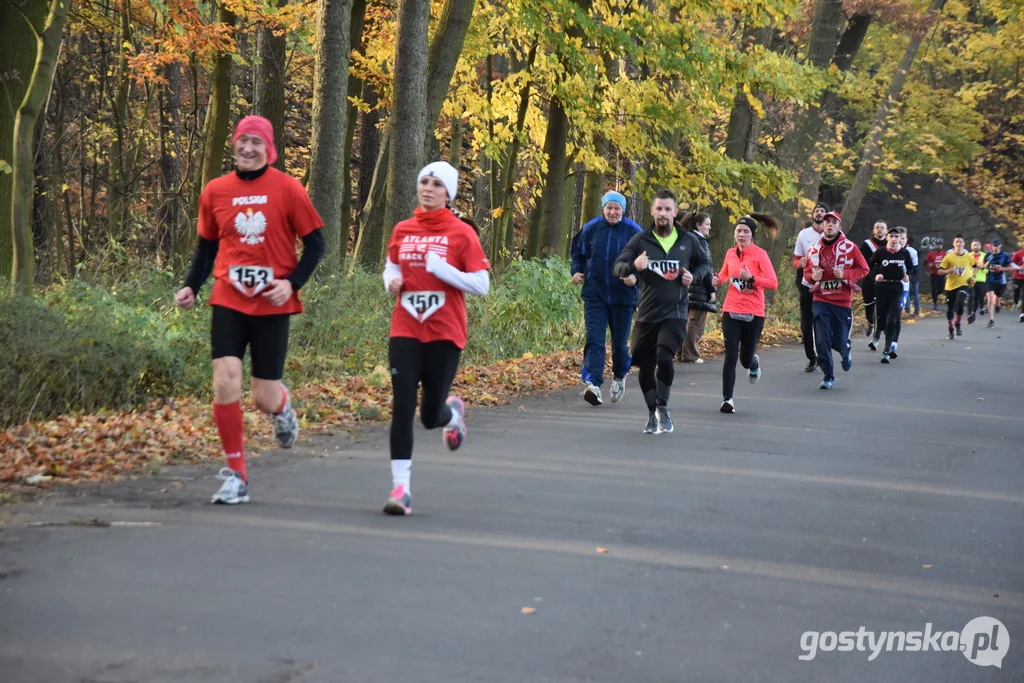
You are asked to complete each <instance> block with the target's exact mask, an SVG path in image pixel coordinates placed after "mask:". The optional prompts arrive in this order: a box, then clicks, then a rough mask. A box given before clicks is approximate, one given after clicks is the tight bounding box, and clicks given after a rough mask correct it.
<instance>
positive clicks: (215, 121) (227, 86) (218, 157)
mask: <svg viewBox="0 0 1024 683" xmlns="http://www.w3.org/2000/svg"><path fill="white" fill-rule="evenodd" d="M217 21H218V22H219V23H221V24H224V25H225V26H228V27H233V26H234V25H235V15H234V14H232V12H231V10H229V9H228V8H227V5H225V4H224V3H223V2H221V4H220V6H219V7H218V9H217ZM230 124H231V53H230V52H223V53H221V54H220V55H219V56H218V57H217V62H216V65H215V66H214V70H213V74H212V78H211V83H210V104H209V106H208V107H207V109H206V123H205V125H204V126H203V140H204V143H203V151H202V163H201V164H200V166H199V168H200V174H199V182H197V183H196V187H195V188H194V201H193V202H192V203H193V205H194V206H196V207H198V206H199V194H200V193H201V192H202V190H203V188H204V187H206V184H207V183H208V182H210V181H211V180H213V179H214V178H216V177H217V176H219V175H220V174H221V171H222V170H223V168H224V146H225V145H226V144H227V140H228V128H229V126H230Z"/></svg>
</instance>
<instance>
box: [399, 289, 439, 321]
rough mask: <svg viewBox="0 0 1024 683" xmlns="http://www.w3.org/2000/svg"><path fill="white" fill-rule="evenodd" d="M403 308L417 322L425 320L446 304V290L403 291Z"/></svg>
mask: <svg viewBox="0 0 1024 683" xmlns="http://www.w3.org/2000/svg"><path fill="white" fill-rule="evenodd" d="M401 301H402V308H404V309H405V310H407V311H408V312H409V315H411V316H412V317H414V318H416V321H417V322H421V323H422V322H424V321H425V320H426V319H427V318H429V317H430V316H432V315H434V314H435V313H437V311H438V310H439V309H440V308H441V307H442V306H444V292H402V299H401Z"/></svg>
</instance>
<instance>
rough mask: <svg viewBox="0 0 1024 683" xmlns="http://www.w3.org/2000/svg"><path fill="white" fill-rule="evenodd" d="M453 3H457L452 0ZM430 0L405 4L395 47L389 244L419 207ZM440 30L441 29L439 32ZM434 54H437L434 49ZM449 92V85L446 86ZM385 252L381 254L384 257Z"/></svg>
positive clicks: (387, 214)
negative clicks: (399, 226) (394, 227)
mask: <svg viewBox="0 0 1024 683" xmlns="http://www.w3.org/2000/svg"><path fill="white" fill-rule="evenodd" d="M450 1H453V0H450ZM429 23H430V0H403V2H402V5H401V10H400V12H399V16H398V38H397V41H396V43H397V44H396V46H395V95H394V99H393V105H392V108H391V126H390V130H391V138H390V143H391V149H390V154H389V161H388V176H390V178H389V182H388V201H387V205H386V206H385V211H384V215H385V220H384V227H385V231H384V234H383V239H382V244H383V245H386V244H387V238H388V235H389V234H390V233H391V226H392V225H393V224H394V223H395V221H401V220H405V219H406V218H408V217H410V216H412V212H413V209H415V208H416V175H417V174H418V173H419V170H420V168H421V167H422V166H423V154H424V152H423V150H424V143H425V138H426V131H427V119H428V116H427V111H426V107H427V99H428V98H427V47H428V46H427V26H428V24H429ZM438 31H439V32H440V31H441V29H440V28H439V29H438ZM431 54H432V55H433V54H434V51H433V50H431ZM445 89H446V90H447V86H446V88H445ZM382 254H383V250H382V251H380V252H378V255H382Z"/></svg>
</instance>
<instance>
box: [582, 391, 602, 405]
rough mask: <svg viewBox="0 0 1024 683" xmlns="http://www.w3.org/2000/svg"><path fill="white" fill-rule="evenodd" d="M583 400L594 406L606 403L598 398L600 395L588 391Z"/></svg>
mask: <svg viewBox="0 0 1024 683" xmlns="http://www.w3.org/2000/svg"><path fill="white" fill-rule="evenodd" d="M583 400H584V401H586V402H587V403H589V404H590V405H592V406H599V405H601V404H603V403H604V401H602V400H601V399H600V398H599V397H598V395H597V394H595V393H594V392H592V391H588V392H587V393H585V394H583Z"/></svg>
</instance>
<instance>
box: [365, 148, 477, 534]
mask: <svg viewBox="0 0 1024 683" xmlns="http://www.w3.org/2000/svg"><path fill="white" fill-rule="evenodd" d="M416 187H417V190H416V191H417V198H418V200H419V207H418V208H416V210H415V211H414V213H413V216H412V218H409V219H407V220H404V221H402V222H401V223H399V224H398V225H396V226H395V229H394V231H393V232H392V233H391V241H390V242H389V243H388V253H387V260H386V262H385V264H384V285H385V286H386V287H387V290H388V293H389V294H391V296H393V297H396V298H397V299H398V300H397V301H396V303H395V310H394V313H393V315H392V317H391V339H390V342H389V345H388V358H389V361H390V363H391V386H392V390H393V392H394V400H393V403H392V408H391V479H392V490H391V495H390V496H388V500H387V503H386V504H385V505H384V512H385V513H387V514H389V515H408V514H412V493H411V489H410V479H411V477H412V442H413V422H414V420H415V414H416V396H417V393H418V390H419V387H420V386H421V385H422V387H423V402H422V404H421V405H420V420H421V421H422V422H423V426H424V427H426V428H427V429H436V428H437V427H443V428H444V434H443V440H444V443H445V445H446V446H447V447H448V448H449V450H453V451H454V450H455V449H457V448H459V446H461V445H462V443H463V441H465V438H466V420H465V411H466V407H465V405H464V404H463V402H462V399H460V398H458V397H457V396H448V391H449V390H450V389H451V386H452V382H453V381H454V379H455V372H456V370H457V369H458V367H459V359H460V357H461V355H462V349H463V348H465V346H466V337H467V329H466V328H467V324H466V294H476V295H480V296H482V295H484V294H487V292H488V290H489V289H490V277H489V275H488V272H487V271H488V270H489V269H490V267H491V266H490V263H489V262H488V261H487V256H486V255H484V250H483V247H482V246H481V245H480V238H479V237H478V236H477V234H476V232H474V230H473V228H472V227H471V226H470V224H469V223H467V222H465V221H463V220H461V219H459V218H458V217H457V216H456V215H455V214H454V213H453V212H452V208H451V206H452V201H454V199H455V195H456V193H457V192H458V187H459V173H458V171H456V170H455V168H453V167H452V166H451V165H449V164H448V163H446V162H444V161H435V162H434V163H432V164H427V166H425V167H424V168H423V170H422V171H420V173H419V176H418V177H417V180H416Z"/></svg>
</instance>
